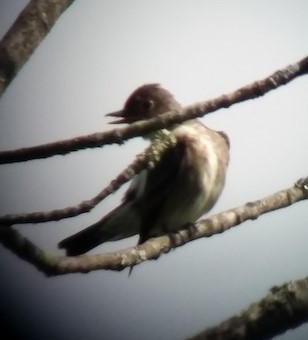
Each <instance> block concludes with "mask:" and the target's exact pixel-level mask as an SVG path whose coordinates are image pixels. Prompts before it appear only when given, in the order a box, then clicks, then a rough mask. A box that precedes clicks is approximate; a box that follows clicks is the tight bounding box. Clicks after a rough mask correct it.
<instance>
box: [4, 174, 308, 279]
mask: <svg viewBox="0 0 308 340" xmlns="http://www.w3.org/2000/svg"><path fill="white" fill-rule="evenodd" d="M307 198H308V178H305V179H303V180H300V181H298V182H297V183H296V184H295V185H294V186H292V187H291V188H289V189H286V190H282V191H279V192H277V193H275V194H273V195H270V196H268V197H265V198H263V199H261V200H258V201H255V202H250V203H247V204H245V205H244V206H241V207H238V208H234V209H231V210H228V211H226V212H222V213H220V214H217V215H214V216H212V217H210V218H208V219H205V220H201V221H199V222H196V223H195V224H194V225H193V226H191V227H190V228H188V229H183V230H181V231H179V232H178V233H176V234H174V235H172V236H168V235H163V236H160V237H156V238H152V239H149V240H148V241H146V242H145V243H143V244H141V245H138V246H136V247H132V248H128V249H126V250H121V251H116V252H111V253H103V254H97V255H81V256H75V257H73V256H72V257H68V256H59V255H52V254H50V253H47V252H45V251H43V250H42V249H40V248H38V247H37V246H36V245H34V244H33V243H31V242H30V241H29V240H27V239H26V238H25V237H24V236H22V235H21V234H20V233H19V232H18V231H17V230H15V229H13V228H12V227H8V226H4V225H2V226H1V227H0V242H2V243H3V245H4V246H6V247H7V248H8V249H10V250H11V251H12V252H13V253H15V254H16V255H18V256H19V257H20V258H22V259H23V260H25V261H28V262H30V263H32V264H33V265H34V266H35V267H36V268H37V269H39V270H41V271H42V272H44V273H45V274H46V275H63V274H67V273H77V272H79V273H87V272H90V271H93V270H100V269H109V270H123V269H125V268H127V267H130V266H134V265H137V264H139V263H141V262H144V261H147V260H151V259H157V258H158V257H159V256H160V255H161V254H163V253H167V252H169V251H170V250H171V249H172V248H176V247H179V246H182V245H184V244H186V243H188V242H190V241H192V240H195V239H198V238H201V237H210V236H213V235H215V234H218V233H222V232H224V231H226V230H228V229H230V228H232V227H234V226H236V225H239V224H241V223H242V222H244V221H247V220H255V219H257V218H258V217H259V216H260V215H262V214H265V213H267V212H270V211H273V210H276V209H281V208H284V207H287V206H289V205H292V204H294V203H296V202H298V201H301V200H304V199H307Z"/></svg>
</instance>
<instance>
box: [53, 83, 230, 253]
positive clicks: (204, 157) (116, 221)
mask: <svg viewBox="0 0 308 340" xmlns="http://www.w3.org/2000/svg"><path fill="white" fill-rule="evenodd" d="M181 109H182V106H181V104H180V103H179V102H178V101H177V100H176V99H175V98H174V96H173V95H172V94H171V93H170V92H169V91H167V90H166V89H164V88H163V87H162V86H161V85H160V84H156V83H155V84H145V85H142V86H140V87H138V88H137V89H136V90H135V91H134V92H133V93H132V94H131V95H130V96H129V97H128V99H127V100H126V102H125V105H124V107H123V109H121V110H120V111H116V112H112V113H108V114H107V115H106V116H108V117H115V118H117V119H116V120H115V121H112V122H111V123H112V124H123V123H126V124H131V123H134V122H136V121H140V120H147V119H150V118H152V117H155V116H158V115H161V114H163V113H166V112H169V111H179V110H181ZM167 130H168V131H169V132H170V133H172V134H173V135H174V136H175V140H176V142H175V144H174V145H172V146H170V147H168V148H166V150H164V151H163V153H162V155H161V157H160V159H159V160H158V162H157V163H156V164H155V165H154V166H153V168H150V167H149V168H146V169H144V170H142V171H141V172H140V173H139V174H137V175H135V176H134V177H133V179H132V181H131V184H130V186H129V188H128V190H127V191H126V193H125V194H124V197H123V199H122V202H121V203H120V204H119V206H117V207H116V208H115V209H113V210H112V211H111V212H109V213H108V214H107V215H106V216H104V217H103V218H102V219H100V220H99V221H98V222H96V223H94V224H93V225H91V226H89V227H87V228H85V229H83V230H81V231H79V232H77V233H76V234H74V235H72V236H69V237H67V238H65V239H64V240H62V241H61V242H59V244H58V246H59V248H62V249H64V250H65V251H66V255H67V256H77V255H82V254H84V253H87V252H88V251H89V250H91V249H93V248H95V247H97V246H98V245H100V244H102V243H104V242H107V241H117V240H121V239H124V238H127V237H131V236H133V235H137V234H139V241H138V244H141V243H143V242H145V241H146V240H148V239H149V238H152V237H156V236H159V235H163V234H170V235H171V234H172V233H175V232H177V231H179V230H181V229H183V228H186V227H187V226H189V225H190V226H191V225H192V223H194V222H195V221H196V220H197V219H198V218H200V217H201V216H202V215H204V214H205V213H207V212H208V211H209V210H210V209H211V208H212V207H213V206H214V204H215V203H216V201H217V200H218V198H219V196H220V194H221V192H222V190H223V187H224V184H225V178H226V172H227V167H228V163H229V149H230V141H229V138H228V136H227V134H226V133H225V132H222V131H215V130H212V129H210V128H209V127H207V126H205V125H204V124H203V123H202V122H201V121H200V120H197V119H192V120H187V121H185V122H183V123H180V124H174V125H172V126H171V127H169V128H168V129H167ZM148 138H149V139H150V141H151V138H152V137H151V135H149V136H148ZM152 142H153V140H152Z"/></svg>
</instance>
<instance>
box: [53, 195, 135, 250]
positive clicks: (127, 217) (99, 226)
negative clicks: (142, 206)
mask: <svg viewBox="0 0 308 340" xmlns="http://www.w3.org/2000/svg"><path fill="white" fill-rule="evenodd" d="M139 226H140V221H139V218H138V215H137V214H136V213H135V212H134V209H132V207H131V204H130V203H127V202H126V203H123V204H121V205H120V206H118V207H117V208H115V209H114V210H112V211H111V212H110V213H109V214H108V215H106V216H105V217H103V218H102V219H101V220H99V221H98V222H96V223H94V224H93V225H91V226H89V227H87V228H86V229H84V230H81V231H80V232H78V233H76V234H74V235H72V236H69V237H67V238H65V239H64V240H62V241H61V242H59V244H58V247H59V248H63V249H65V250H66V254H67V255H68V256H76V255H81V254H84V253H86V252H87V251H89V250H91V249H92V248H95V247H96V246H98V245H99V244H101V243H104V242H106V241H116V240H121V239H123V238H126V237H130V236H133V235H136V234H138V233H139Z"/></svg>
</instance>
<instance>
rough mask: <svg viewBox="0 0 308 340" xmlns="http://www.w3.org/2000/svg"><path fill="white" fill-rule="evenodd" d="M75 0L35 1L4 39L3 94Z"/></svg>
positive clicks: (0, 45)
mask: <svg viewBox="0 0 308 340" xmlns="http://www.w3.org/2000/svg"><path fill="white" fill-rule="evenodd" d="M73 1H74V0H40V1H37V0H32V1H30V2H29V4H28V5H27V6H26V7H25V8H24V9H23V11H22V12H21V13H20V14H19V16H18V18H17V19H16V20H15V22H14V24H13V25H12V27H11V28H10V29H9V31H8V32H7V33H6V34H5V36H4V37H3V39H2V41H1V42H0V96H1V95H2V93H3V92H4V90H5V89H6V88H7V86H8V85H9V84H10V82H11V81H12V80H13V78H14V77H15V75H16V74H17V72H18V71H19V70H20V69H21V67H22V66H23V65H24V63H25V62H26V61H27V60H28V58H29V57H30V56H31V54H32V53H33V51H34V50H35V49H36V47H37V46H38V45H39V44H40V42H41V41H42V40H43V39H44V38H45V36H46V35H47V33H48V32H49V31H50V29H51V28H52V26H53V25H54V23H55V22H56V20H57V19H58V17H59V16H60V15H61V14H62V13H63V12H64V11H65V10H66V9H67V8H68V7H69V6H70V5H71V4H72V3H73Z"/></svg>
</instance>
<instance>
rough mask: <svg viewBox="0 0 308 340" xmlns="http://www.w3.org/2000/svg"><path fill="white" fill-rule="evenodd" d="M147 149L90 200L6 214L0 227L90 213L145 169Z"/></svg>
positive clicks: (2, 217)
mask: <svg viewBox="0 0 308 340" xmlns="http://www.w3.org/2000/svg"><path fill="white" fill-rule="evenodd" d="M147 150H148V149H146V150H145V151H143V152H142V153H140V154H139V155H137V156H136V158H135V160H134V162H133V163H131V164H130V165H129V166H128V167H127V168H126V169H125V170H123V171H122V172H121V173H120V174H119V175H118V176H117V177H116V178H115V179H113V180H112V181H111V182H110V183H109V184H108V186H107V187H106V188H104V189H103V190H102V191H101V192H99V193H98V194H97V195H96V196H94V197H93V198H92V199H90V200H86V201H83V202H81V203H79V204H77V205H73V206H70V207H66V208H63V209H55V210H50V211H37V212H33V213H29V214H7V215H3V216H0V224H1V225H7V226H10V225H13V224H24V223H41V222H48V221H59V220H61V219H64V218H70V217H74V216H78V215H80V214H84V213H87V212H90V211H91V210H92V209H93V208H94V207H96V206H97V205H98V204H99V203H100V202H101V201H102V200H104V199H105V198H106V197H107V196H109V195H110V194H112V193H114V192H115V191H117V190H118V189H119V188H120V187H121V186H122V185H123V184H125V183H126V182H128V181H129V180H131V179H132V177H133V176H134V175H136V174H138V173H139V172H140V171H141V170H142V169H143V168H145V167H146V152H147Z"/></svg>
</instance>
